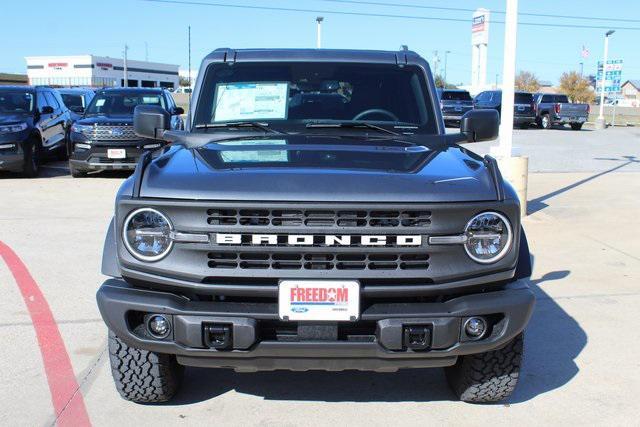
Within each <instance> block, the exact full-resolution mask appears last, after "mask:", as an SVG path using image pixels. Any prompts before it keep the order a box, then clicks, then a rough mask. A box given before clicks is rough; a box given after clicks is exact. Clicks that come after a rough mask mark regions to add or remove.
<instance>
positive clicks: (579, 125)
mask: <svg viewBox="0 0 640 427" xmlns="http://www.w3.org/2000/svg"><path fill="white" fill-rule="evenodd" d="M571 129H573V130H580V129H582V123H571Z"/></svg>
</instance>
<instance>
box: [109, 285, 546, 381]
mask: <svg viewBox="0 0 640 427" xmlns="http://www.w3.org/2000/svg"><path fill="white" fill-rule="evenodd" d="M97 300H98V306H99V308H100V312H101V314H102V317H103V319H104V321H105V323H106V324H107V326H108V327H109V329H111V330H112V331H113V332H114V333H115V334H116V335H118V336H119V337H120V338H121V339H122V340H124V341H125V342H126V343H127V344H129V345H131V346H133V347H136V348H141V349H146V350H151V351H155V352H159V353H168V354H175V355H176V356H177V359H178V362H179V363H181V364H183V365H190V366H205V367H227V368H234V369H236V370H240V371H256V370H274V369H288V370H311V369H319V370H346V369H358V370H374V371H395V370H397V369H399V368H423V367H437V366H450V365H453V364H455V362H456V360H457V357H458V356H461V355H465V354H474V353H482V352H485V351H489V350H492V349H494V348H497V347H500V346H502V345H504V344H505V343H507V342H508V341H510V340H511V339H512V338H514V337H515V336H516V335H517V334H519V333H520V332H521V331H522V330H523V329H524V328H525V326H526V324H527V322H528V321H529V318H530V317H531V313H532V311H533V306H534V296H533V294H532V292H531V291H530V290H529V288H528V286H527V285H526V283H524V282H521V281H517V282H513V283H511V284H509V285H507V286H506V287H505V288H503V289H501V290H497V291H493V292H485V293H477V294H471V295H464V296H459V297H456V298H453V299H450V300H448V301H446V302H429V303H418V302H416V303H385V302H380V303H374V304H371V305H369V306H368V307H367V308H365V309H364V311H363V312H362V313H361V318H360V319H359V320H358V321H357V322H353V323H352V322H344V323H341V324H337V325H336V324H333V325H329V326H330V328H329V329H331V327H334V328H335V330H336V331H337V333H336V335H335V336H334V337H332V338H327V336H326V335H325V336H322V334H320V335H318V336H315V337H314V332H312V333H311V334H310V335H309V334H308V332H307V333H306V334H305V333H302V334H300V331H301V327H303V328H306V327H308V325H303V324H297V323H296V322H281V321H280V320H279V319H278V307H277V304H276V303H269V302H265V303H257V302H254V303H241V302H205V301H189V300H187V299H185V298H182V297H179V296H177V295H173V294H170V293H165V292H158V291H152V290H146V289H139V288H133V287H131V286H130V285H128V284H127V283H126V282H124V281H122V280H117V279H110V280H107V281H106V282H105V283H104V284H103V285H102V287H101V288H100V289H99V291H98V293H97ZM149 313H162V314H165V315H167V317H168V319H169V321H170V323H171V324H172V328H171V333H170V334H169V336H168V337H166V338H164V339H153V338H150V336H149V335H148V334H141V333H140V328H137V329H136V326H138V325H136V322H138V324H139V321H136V320H135V319H140V318H142V317H143V316H144V314H149ZM470 316H483V317H484V318H485V319H487V320H488V322H489V324H490V325H491V327H490V329H489V331H488V333H487V334H486V336H485V337H483V338H481V339H479V340H470V339H468V338H466V337H465V336H464V334H463V333H462V327H463V326H462V325H463V323H464V321H465V320H466V318H468V317H470ZM206 325H225V327H228V329H229V333H230V336H231V344H230V346H229V347H228V349H226V350H217V349H215V348H210V347H208V346H207V345H205V339H204V333H205V332H204V328H205V326H206ZM274 325H276V326H277V325H280V326H281V327H285V328H286V327H289V328H291V327H293V328H296V327H297V328H298V329H297V330H298V335H295V334H293V335H286V334H280V335H279V334H277V333H273V330H274V327H275V326H274ZM315 326H318V327H319V329H322V326H323V325H311V329H313V328H314V327H315ZM324 326H326V325H324ZM409 326H411V327H420V328H424V329H425V330H427V331H428V335H429V342H428V346H427V347H426V348H425V349H423V350H412V349H410V348H407V345H405V342H404V339H403V334H404V333H405V330H406V328H407V327H409ZM347 329H348V330H349V331H351V332H349V331H347ZM358 330H360V331H362V330H366V331H365V332H362V333H360V334H359V333H358V332H357V331H358ZM307 331H308V330H307ZM354 331H356V332H354ZM310 337H311V338H310Z"/></svg>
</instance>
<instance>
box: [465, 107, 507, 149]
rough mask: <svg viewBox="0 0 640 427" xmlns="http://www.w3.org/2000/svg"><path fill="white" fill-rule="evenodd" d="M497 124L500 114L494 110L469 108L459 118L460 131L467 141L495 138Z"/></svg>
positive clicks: (496, 135)
mask: <svg viewBox="0 0 640 427" xmlns="http://www.w3.org/2000/svg"><path fill="white" fill-rule="evenodd" d="M499 126H500V116H499V115H498V112H497V111H496V110H470V111H467V112H466V113H465V114H464V116H462V118H461V119H460V133H462V134H463V135H464V136H465V137H466V139H467V142H480V141H490V140H492V139H496V138H497V137H498V129H499Z"/></svg>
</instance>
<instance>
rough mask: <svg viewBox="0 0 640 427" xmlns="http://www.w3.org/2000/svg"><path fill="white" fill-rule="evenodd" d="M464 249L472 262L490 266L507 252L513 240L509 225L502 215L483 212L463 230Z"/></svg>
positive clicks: (472, 219)
mask: <svg viewBox="0 0 640 427" xmlns="http://www.w3.org/2000/svg"><path fill="white" fill-rule="evenodd" d="M464 231H465V235H466V237H467V241H466V242H465V244H464V249H465V251H467V255H469V257H471V259H472V260H474V261H476V262H479V263H482V264H490V263H492V262H496V261H498V260H499V259H501V258H502V257H503V256H505V254H506V253H507V252H508V251H509V248H510V247H511V242H512V240H513V233H512V231H511V224H510V223H509V220H508V219H507V218H506V217H505V216H504V215H502V214H499V213H497V212H484V213H481V214H478V215H476V216H474V217H473V218H471V221H469V223H468V224H467V227H466V228H465V230H464Z"/></svg>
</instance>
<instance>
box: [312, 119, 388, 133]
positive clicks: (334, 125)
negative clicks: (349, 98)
mask: <svg viewBox="0 0 640 427" xmlns="http://www.w3.org/2000/svg"><path fill="white" fill-rule="evenodd" d="M306 127H307V129H313V128H351V129H354V128H367V129H372V130H377V131H378V132H383V133H388V134H390V135H396V136H400V134H399V133H398V132H394V131H392V130H389V129H385V128H383V127H382V126H377V125H374V124H372V123H368V122H358V121H350V122H311V123H307V125H306Z"/></svg>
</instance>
